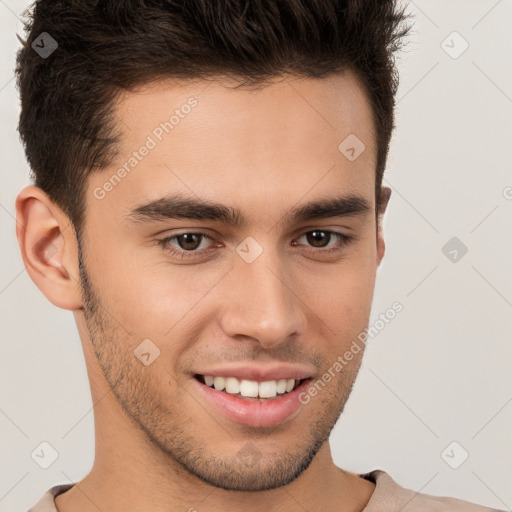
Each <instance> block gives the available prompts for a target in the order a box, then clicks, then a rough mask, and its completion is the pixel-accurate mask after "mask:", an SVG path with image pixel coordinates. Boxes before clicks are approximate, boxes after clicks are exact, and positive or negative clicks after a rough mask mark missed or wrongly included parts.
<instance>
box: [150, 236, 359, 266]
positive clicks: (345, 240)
mask: <svg viewBox="0 0 512 512" xmlns="http://www.w3.org/2000/svg"><path fill="white" fill-rule="evenodd" d="M314 231H321V232H323V233H329V234H331V235H334V236H335V237H337V238H338V240H339V244H338V245H336V246H334V247H331V248H330V249H322V248H319V249H318V250H317V251H318V252H320V253H321V254H332V253H336V252H339V251H341V250H343V249H344V248H345V247H346V246H347V245H348V244H349V243H350V242H352V241H354V240H355V237H354V236H352V235H346V234H345V233H339V232H338V231H331V230H328V229H312V230H310V231H306V232H304V233H302V235H300V237H302V236H304V235H307V234H308V233H313V232H314ZM182 235H199V236H201V237H203V239H209V240H213V239H212V237H211V236H209V235H208V234H207V233H203V232H201V231H185V232H183V233H178V234H177V235H173V236H170V237H167V238H163V239H160V240H157V241H156V242H157V243H158V245H160V246H162V247H163V248H164V249H165V250H166V251H168V252H170V253H171V254H172V255H173V256H181V257H182V258H183V259H185V258H194V257H197V255H198V254H204V253H207V252H210V251H212V250H215V247H213V248H209V249H202V250H199V251H198V250H197V249H196V250H192V251H186V250H183V249H182V250H180V249H176V248H175V247H174V246H172V245H171V244H170V242H171V240H174V239H176V238H178V237H179V236H182ZM300 237H299V238H300ZM201 241H202V240H201ZM329 241H330V240H329ZM313 250H314V249H313ZM315 252H316V251H315Z"/></svg>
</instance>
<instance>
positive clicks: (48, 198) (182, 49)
mask: <svg viewBox="0 0 512 512" xmlns="http://www.w3.org/2000/svg"><path fill="white" fill-rule="evenodd" d="M404 21H405V16H404V13H403V12H402V11H399V10H398V9H397V8H396V6H395V5H394V3H393V2H391V1H389V2H381V1H366V2H358V1H353V2H348V1H343V2H341V1H335V0H331V1H328V0H323V1H322V2H313V1H311V2H309V3H305V5H302V4H301V3H299V2H294V1H291V0H290V1H281V2H272V1H257V0H255V1H252V2H235V1H232V2H215V1H211V2H201V1H189V2H186V4H183V3H173V2H164V1H157V0H146V1H144V2H142V1H140V0H132V1H126V2H115V1H98V2H82V1H71V2H69V1H67V2H63V1H60V0H52V1H49V0H48V1H47V0H41V1H39V2H37V3H36V5H35V7H34V11H33V13H32V19H31V23H30V25H29V27H28V29H29V33H28V38H27V41H26V42H25V43H24V46H23V48H22V49H21V50H20V52H19V54H18V61H17V69H16V72H17V79H18V87H19V89H20V94H21V101H22V110H21V115H20V124H19V130H20V134H21V136H22V139H23V141H24V144H25V149H26V154H27V158H28V161H29V163H30V165H31V168H32V170H33V173H34V178H35V186H29V187H27V188H25V189H23V190H22V191H21V192H20V194H19V195H18V198H17V201H16V209H17V217H18V227H17V236H18V240H19V243H20V248H21V252H22V256H23V260H24V263H25V265H26V268H27V271H28V272H29V274H30V276H31V278H32V279H33V280H34V282H35V283H36V285H37V286H38V287H39V288H40V289H41V291H42V292H43V293H44V294H45V296H46V297H47V298H48V300H50V301H51V302H52V303H53V304H55V305H56V306H58V307H60V308H64V309H68V310H70V311H73V314H74V316H75V320H76V323H77V327H78V330H79V333H80V338H81V341H82V344H83V350H84V356H85V360H86V364H87V370H88V375H89V379H90V385H91V392H92V398H93V403H94V415H95V434H96V453H95V461H94V465H93V468H92V469H91V471H90V472H89V474H88V475H87V476H86V477H85V478H83V479H82V480H81V481H80V482H77V483H66V484H61V485H56V486H54V487H52V488H51V489H49V490H48V492H47V493H46V494H45V495H44V496H43V497H42V498H41V500H40V501H39V502H38V503H37V504H36V506H35V507H33V508H32V509H31V510H32V511H33V512H48V511H56V510H58V511H59V512H71V511H73V512H90V511H97V510H102V511H109V512H118V511H121V510H123V511H125V510H144V511H147V512H156V511H163V510H165V511H181V510H188V511H195V510H197V511H231V510H233V511H234V510H245V511H256V510H258V511H260V510H265V511H278V510H279V511H281V510H287V511H299V510H300V511H303V510H311V511H313V510H315V511H338V512H360V511H362V510H364V511H366V512H386V511H398V510H402V511H404V512H408V511H409V512H410V511H412V510H422V511H428V510H436V511H438V510H439V511H440V510H446V511H459V510H460V511H470V510H471V511H489V510H491V509H489V508H485V507H483V506H479V505H473V504H471V503H468V502H467V501H463V500H460V499H455V498H440V497H434V496H428V495H426V494H420V493H417V492H414V491H412V490H408V489H405V488H403V487H401V486H400V485H399V484H398V483H396V482H395V481H394V480H393V479H392V478H391V476H390V475H388V474H387V473H386V472H385V471H383V470H378V469H376V470H374V471H371V472H368V473H366V474H362V475H361V474H356V473H353V472H350V471H346V470H343V469H341V468H338V467H337V466H335V465H334V463H333V460H332V457H331V453H330V449H329V443H328V439H329V435H330V432H331V430H332V428H333V427H334V425H335V423H336V421H337V420H338V418H339V416H340V415H341V413H342V411H343V409H344V406H345V404H346V402H347V400H348V398H349V396H350V392H351V390H352V387H353V384H354V382H355V379H356V377H357V374H358V370H359V368H360V365H361V360H362V357H363V353H364V350H363V349H364V336H362V335H361V333H364V332H365V329H366V327H367V326H368V321H369V315H370V309H371V301H372V296H373V289H374V284H375V275H376V270H377V268H378V266H379V264H380V262H381V260H382V258H383V256H384V251H385V244H384V239H383V233H382V227H381V226H382V216H383V214H384V213H385V210H386V206H387V203H388V200H389V197H390V190H389V189H388V188H385V187H382V186H381V182H382V175H383V171H384V168H385V162H386V156H387V151H388V146H389V140H390V137H391V132H392V128H393V106H394V95H395V92H396V86H397V79H396V72H395V70H394V67H393V65H392V54H393V52H394V51H395V50H396V49H398V47H399V43H400V40H401V39H402V38H403V37H404V36H405V34H406V32H407V27H405V26H404V24H403V22H404ZM354 340H359V342H360V344H359V345H358V347H359V350H354V351H353V357H352V358H350V360H347V361H345V362H344V364H341V363H340V362H339V360H338V356H339V354H344V353H346V352H347V350H349V349H350V347H352V346H353V342H354ZM361 340H362V341H361ZM336 363H337V364H336Z"/></svg>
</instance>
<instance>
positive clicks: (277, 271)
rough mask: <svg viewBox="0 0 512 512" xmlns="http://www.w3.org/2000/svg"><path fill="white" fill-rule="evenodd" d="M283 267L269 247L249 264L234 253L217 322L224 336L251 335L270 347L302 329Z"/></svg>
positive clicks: (302, 319)
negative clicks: (232, 265)
mask: <svg viewBox="0 0 512 512" xmlns="http://www.w3.org/2000/svg"><path fill="white" fill-rule="evenodd" d="M271 252H272V254H271ZM285 267H286V265H283V263H282V262H280V261H279V256H278V255H277V254H275V251H270V250H269V249H265V250H264V251H263V253H262V254H261V255H260V256H259V257H258V258H257V259H256V260H255V261H253V262H252V263H247V262H246V261H244V260H243V259H242V258H239V257H238V256H236V258H235V262H234V267H233V268H232V270H231V271H230V272H229V275H228V276H227V278H226V279H225V280H224V283H223V286H224V287H225V290H228V291H226V292H225V293H224V294H223V297H224V299H225V301H223V307H222V310H221V314H220V322H221V327H222V329H223V330H224V332H225V333H226V335H228V336H230V337H232V338H240V337H249V338H253V339H254V340H257V341H258V342H259V344H260V345H261V346H262V347H263V348H266V349H271V348H275V347H277V346H278V345H279V344H280V343H283V342H285V341H289V338H290V337H291V336H297V335H299V334H301V333H303V332H304V328H305V324H306V316H305V314H304V310H303V308H302V303H301V301H300V299H299V297H298V295H297V293H298V292H297V291H296V290H294V288H293V282H291V281H292V276H291V275H290V272H289V270H288V272H287V270H286V268H285Z"/></svg>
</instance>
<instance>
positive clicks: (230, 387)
mask: <svg viewBox="0 0 512 512" xmlns="http://www.w3.org/2000/svg"><path fill="white" fill-rule="evenodd" d="M226 392H227V393H231V394H232V395H236V394H237V393H240V381H239V380H238V379H235V377H228V378H227V379H226Z"/></svg>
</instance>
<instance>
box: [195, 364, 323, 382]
mask: <svg viewBox="0 0 512 512" xmlns="http://www.w3.org/2000/svg"><path fill="white" fill-rule="evenodd" d="M194 373H195V374H200V375H212V376H213V377H236V378H237V379H238V380H242V379H246V380H256V381H259V382H263V381H267V380H279V379H295V380H301V379H307V378H308V377H311V376H312V374H313V372H312V371H311V370H309V369H308V368H306V367H300V366H289V365H283V364H280V365H273V366H249V365H246V366H217V367H212V368H207V369H201V370H197V371H196V372H194Z"/></svg>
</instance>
